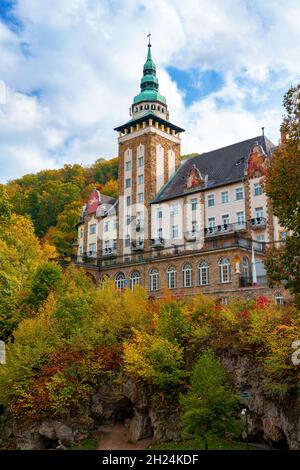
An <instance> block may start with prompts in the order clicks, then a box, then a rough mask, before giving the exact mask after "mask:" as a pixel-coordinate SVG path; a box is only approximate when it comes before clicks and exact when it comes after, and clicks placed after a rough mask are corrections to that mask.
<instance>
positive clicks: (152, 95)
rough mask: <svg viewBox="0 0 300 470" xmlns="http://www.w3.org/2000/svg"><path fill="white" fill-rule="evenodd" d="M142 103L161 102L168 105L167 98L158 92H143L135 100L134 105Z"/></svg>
mask: <svg viewBox="0 0 300 470" xmlns="http://www.w3.org/2000/svg"><path fill="white" fill-rule="evenodd" d="M142 101H160V102H161V103H163V104H166V98H165V97H164V96H162V95H161V94H160V93H158V91H156V90H143V91H141V93H139V94H138V95H136V96H135V97H134V99H133V104H137V103H141V102H142Z"/></svg>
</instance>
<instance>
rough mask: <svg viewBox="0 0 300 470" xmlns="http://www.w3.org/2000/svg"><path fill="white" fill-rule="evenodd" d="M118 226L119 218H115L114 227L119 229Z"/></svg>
mask: <svg viewBox="0 0 300 470" xmlns="http://www.w3.org/2000/svg"><path fill="white" fill-rule="evenodd" d="M117 228H118V221H117V219H115V220H114V229H117Z"/></svg>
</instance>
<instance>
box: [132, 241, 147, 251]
mask: <svg viewBox="0 0 300 470" xmlns="http://www.w3.org/2000/svg"><path fill="white" fill-rule="evenodd" d="M131 246H132V249H133V250H134V251H143V250H144V240H134V241H132V242H131Z"/></svg>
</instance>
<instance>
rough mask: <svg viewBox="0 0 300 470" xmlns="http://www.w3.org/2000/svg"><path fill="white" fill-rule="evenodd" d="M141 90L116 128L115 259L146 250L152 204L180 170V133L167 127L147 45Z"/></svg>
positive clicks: (165, 112) (163, 106)
mask: <svg viewBox="0 0 300 470" xmlns="http://www.w3.org/2000/svg"><path fill="white" fill-rule="evenodd" d="M140 87H141V91H140V93H139V94H138V95H137V96H135V97H134V100H133V104H132V106H131V108H130V117H131V119H130V120H129V121H128V122H126V123H125V124H123V125H121V126H119V127H116V128H115V130H116V131H118V132H119V138H118V143H119V221H118V226H119V229H118V254H119V255H123V256H124V257H125V256H128V255H132V254H135V253H136V254H138V253H139V254H141V253H142V252H143V251H145V250H148V249H149V248H150V245H151V242H150V238H151V211H150V201H151V200H152V199H153V198H154V196H155V195H156V194H157V193H158V192H159V191H160V190H161V188H162V187H163V186H164V185H165V184H166V183H167V181H169V179H170V178H171V177H172V176H173V175H174V173H175V171H176V170H177V168H178V166H179V164H180V133H181V132H183V131H184V129H181V128H180V127H178V126H176V125H174V124H172V123H171V122H170V121H169V111H168V107H167V104H166V99H165V97H164V96H162V95H161V94H160V93H159V91H158V79H157V77H156V66H155V64H154V62H153V60H152V55H151V44H150V41H149V44H148V53H147V60H146V62H145V64H144V68H143V77H142V79H141V85H140Z"/></svg>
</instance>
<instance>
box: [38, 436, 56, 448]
mask: <svg viewBox="0 0 300 470" xmlns="http://www.w3.org/2000/svg"><path fill="white" fill-rule="evenodd" d="M59 444H60V443H59V441H58V439H49V438H48V437H45V436H42V437H41V447H42V449H45V450H51V449H56V448H57V447H58V446H59Z"/></svg>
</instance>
